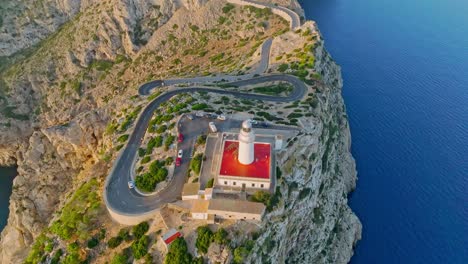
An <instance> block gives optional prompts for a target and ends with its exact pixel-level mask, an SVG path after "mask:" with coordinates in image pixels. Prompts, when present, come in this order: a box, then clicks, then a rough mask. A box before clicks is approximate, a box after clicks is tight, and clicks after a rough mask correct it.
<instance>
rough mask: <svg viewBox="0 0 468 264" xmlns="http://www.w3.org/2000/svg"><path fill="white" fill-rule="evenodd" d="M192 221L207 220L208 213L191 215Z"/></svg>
mask: <svg viewBox="0 0 468 264" xmlns="http://www.w3.org/2000/svg"><path fill="white" fill-rule="evenodd" d="M192 218H193V219H198V220H206V219H208V213H192Z"/></svg>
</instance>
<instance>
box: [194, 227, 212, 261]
mask: <svg viewBox="0 0 468 264" xmlns="http://www.w3.org/2000/svg"><path fill="white" fill-rule="evenodd" d="M211 241H213V232H212V231H211V230H210V229H209V228H208V226H200V227H198V228H197V241H196V242H195V246H196V247H197V249H198V252H200V253H205V254H206V253H207V252H208V248H209V247H210V244H211Z"/></svg>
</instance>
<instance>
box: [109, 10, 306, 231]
mask: <svg viewBox="0 0 468 264" xmlns="http://www.w3.org/2000/svg"><path fill="white" fill-rule="evenodd" d="M244 2H250V1H244ZM257 4H258V3H257ZM265 7H271V8H279V7H276V6H269V5H265ZM281 9H285V8H283V7H282V8H281ZM287 10H288V11H289V12H293V11H291V10H289V9H287ZM293 13H294V12H293ZM294 14H295V13H294ZM296 17H297V18H298V16H297V14H295V16H294V18H293V17H292V18H291V20H292V21H296V22H297V24H294V22H293V23H291V28H295V27H297V26H298V25H299V23H300V21H297V20H295V19H296ZM271 44H272V39H267V40H266V41H265V42H264V43H263V45H262V53H261V60H260V63H259V65H258V67H257V69H256V70H254V71H253V72H252V73H249V74H246V75H240V76H232V75H220V76H214V77H193V78H185V79H168V80H164V81H162V80H155V81H151V82H148V83H145V84H143V85H141V86H140V88H139V89H138V92H139V94H140V95H141V96H145V95H149V94H150V93H151V91H152V90H153V89H156V88H159V87H161V86H162V85H163V84H164V86H173V85H176V84H191V87H184V88H173V89H169V90H168V91H167V92H165V93H163V94H161V95H160V96H158V97H157V98H156V99H154V100H153V101H151V102H150V103H149V104H148V105H147V106H146V107H145V108H144V109H143V111H142V112H141V114H140V115H139V117H138V119H137V121H136V123H135V129H134V132H133V133H132V134H131V136H130V138H129V140H128V142H127V145H126V146H125V147H124V149H123V150H121V153H120V155H119V156H118V157H117V159H116V160H115V162H114V166H113V168H112V170H111V173H110V174H109V175H108V176H107V178H106V183H105V188H104V201H105V204H106V206H107V208H108V210H109V212H110V213H111V215H113V216H114V218H115V216H116V215H119V216H124V217H127V218H128V217H139V216H142V215H149V214H150V213H151V212H154V211H156V210H158V209H160V208H161V207H162V206H163V205H165V204H166V203H170V202H174V201H176V200H177V199H178V198H179V197H180V195H181V192H182V188H183V185H184V183H185V180H186V172H187V169H188V165H189V161H190V157H189V155H188V153H191V151H190V150H191V148H192V147H193V143H194V140H195V137H189V138H186V139H185V140H184V142H182V143H179V145H178V147H179V148H180V149H183V150H184V152H185V153H186V155H184V157H183V159H182V164H181V166H179V167H175V170H174V176H173V177H172V178H171V180H170V182H169V183H168V185H167V187H166V188H164V189H163V190H161V191H160V192H158V193H157V194H154V195H142V194H140V193H139V192H137V191H136V190H134V189H129V188H128V184H127V183H128V181H129V180H131V179H133V176H134V173H135V170H134V164H135V162H136V158H137V156H138V155H137V154H138V153H137V152H138V149H139V147H140V145H141V141H142V139H143V137H144V135H145V133H146V130H147V127H148V124H149V122H150V120H151V118H152V115H153V112H154V111H155V110H156V109H157V108H158V107H159V106H160V105H161V103H163V102H166V101H167V100H169V99H170V98H171V97H173V96H175V95H177V94H181V93H194V92H209V93H217V94H223V95H231V96H234V97H237V98H242V99H247V100H261V101H271V102H293V101H297V100H300V99H301V98H302V97H303V96H304V95H305V93H306V91H307V86H306V85H305V84H304V83H303V82H302V81H301V80H300V79H298V78H297V77H295V76H292V75H287V74H268V75H263V76H260V77H254V76H257V75H259V74H263V73H264V72H265V71H266V70H267V69H268V65H269V57H270V49H271ZM219 81H229V82H228V83H224V84H230V85H232V86H237V87H243V86H247V85H254V84H261V83H265V82H272V81H284V82H288V83H290V84H291V85H292V86H293V91H292V92H291V93H290V94H288V95H287V96H269V95H261V94H252V93H243V92H238V91H231V90H224V89H221V88H210V87H203V85H193V84H203V83H211V84H212V83H216V82H219ZM115 220H116V221H118V222H121V223H122V224H126V223H125V221H123V220H122V221H121V220H119V219H115Z"/></svg>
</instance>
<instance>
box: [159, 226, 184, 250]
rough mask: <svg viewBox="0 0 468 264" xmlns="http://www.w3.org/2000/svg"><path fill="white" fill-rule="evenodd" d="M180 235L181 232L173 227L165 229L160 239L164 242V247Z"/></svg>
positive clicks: (167, 246)
mask: <svg viewBox="0 0 468 264" xmlns="http://www.w3.org/2000/svg"><path fill="white" fill-rule="evenodd" d="M179 237H182V234H181V233H180V232H179V231H177V230H175V229H174V228H172V229H170V230H169V231H167V232H166V233H165V234H164V235H163V236H162V237H161V239H162V241H163V242H164V245H165V246H166V248H169V245H170V244H171V243H172V242H174V240H176V239H177V238H179Z"/></svg>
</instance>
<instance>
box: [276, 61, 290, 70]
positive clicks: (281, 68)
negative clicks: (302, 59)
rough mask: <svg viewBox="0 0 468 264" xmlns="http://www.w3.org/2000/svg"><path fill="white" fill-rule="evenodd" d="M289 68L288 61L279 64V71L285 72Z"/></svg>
mask: <svg viewBox="0 0 468 264" xmlns="http://www.w3.org/2000/svg"><path fill="white" fill-rule="evenodd" d="M287 69H289V65H288V64H286V63H283V64H281V65H280V66H278V71H279V72H285V71H286V70H287Z"/></svg>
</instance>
